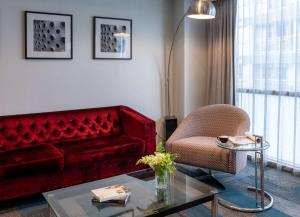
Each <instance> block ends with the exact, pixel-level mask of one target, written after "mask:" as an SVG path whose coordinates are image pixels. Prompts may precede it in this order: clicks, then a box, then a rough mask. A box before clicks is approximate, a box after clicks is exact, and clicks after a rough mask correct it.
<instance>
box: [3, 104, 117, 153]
mask: <svg viewBox="0 0 300 217" xmlns="http://www.w3.org/2000/svg"><path fill="white" fill-rule="evenodd" d="M121 130H122V129H121V123H120V117H119V107H107V108H95V109H83V110H71V111H62V112H49V113H37V114H28V115H12V116H3V117H0V152H3V151H7V150H12V149H16V148H21V147H26V146H31V145H35V144H42V143H54V142H59V141H66V140H79V139H86V138H95V137H100V136H108V135H116V134H120V133H121Z"/></svg>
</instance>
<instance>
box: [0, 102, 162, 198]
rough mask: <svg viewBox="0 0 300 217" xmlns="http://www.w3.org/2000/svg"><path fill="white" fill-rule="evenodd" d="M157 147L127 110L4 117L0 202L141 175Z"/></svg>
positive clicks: (147, 127) (147, 123) (144, 122)
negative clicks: (144, 159)
mask: <svg viewBox="0 0 300 217" xmlns="http://www.w3.org/2000/svg"><path fill="white" fill-rule="evenodd" d="M155 143H156V142H155V122H154V121H153V120H150V119H149V118H147V117H145V116H144V115H142V114H139V113H138V112H136V111H134V110H132V109H130V108H128V107H125V106H116V107H106V108H93V109H83V110H72V111H61V112H50V113H38V114H26V115H13V116H3V117H0V201H4V200H8V199H13V198H18V197H21V196H27V195H32V194H36V193H41V192H44V191H48V190H53V189H57V188H62V187H66V186H70V185H75V184H79V183H83V182H88V181H92V180H96V179H101V178H105V177H109V176H115V175H119V174H123V173H127V172H131V171H134V170H137V169H140V168H141V167H140V166H136V161H137V160H138V159H139V158H140V157H141V156H143V155H146V154H150V153H153V152H154V150H155Z"/></svg>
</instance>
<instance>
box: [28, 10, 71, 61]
mask: <svg viewBox="0 0 300 217" xmlns="http://www.w3.org/2000/svg"><path fill="white" fill-rule="evenodd" d="M72 18H73V17H72V15H70V14H56V13H44V12H34V11H25V59H72V58H73V45H72V43H73V42H72V40H73V39H72V35H73V32H72V25H73V24H72Z"/></svg>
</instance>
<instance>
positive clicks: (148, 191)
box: [43, 169, 218, 217]
mask: <svg viewBox="0 0 300 217" xmlns="http://www.w3.org/2000/svg"><path fill="white" fill-rule="evenodd" d="M114 184H122V185H124V186H125V187H127V188H128V189H129V191H130V192H131V197H130V200H129V201H128V203H127V204H126V205H117V204H106V203H97V202H92V198H93V196H92V193H91V190H93V189H97V188H102V187H106V186H110V185H114ZM161 193H162V192H160V194H159V195H157V193H156V190H155V181H154V173H153V172H152V170H149V169H146V170H142V171H138V172H135V173H131V174H125V175H121V176H116V177H111V178H107V179H102V180H98V181H94V182H89V183H85V184H80V185H76V186H71V187H67V188H62V189H58V190H54V191H50V192H46V193H43V196H44V197H45V198H46V200H47V202H48V204H49V205H50V208H51V209H52V211H53V212H54V213H55V215H56V216H58V217H99V216H101V217H117V216H118V217H119V216H120V217H129V216H130V217H144V216H155V215H156V214H159V213H163V212H166V211H168V212H169V211H171V210H172V209H174V210H177V211H180V210H183V209H184V206H186V208H189V207H192V206H195V204H196V203H197V204H201V203H204V202H207V201H211V200H212V198H213V196H214V195H215V194H217V193H218V190H217V189H215V188H213V187H211V186H209V185H206V184H205V183H202V182H200V181H198V180H196V179H194V178H192V177H189V176H187V175H185V174H183V173H181V172H179V171H176V172H175V173H174V174H173V175H170V177H169V187H168V189H167V190H166V191H165V192H163V199H162V198H161V196H162V195H161ZM192 204H193V205H192Z"/></svg>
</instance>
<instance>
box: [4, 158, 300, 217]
mask: <svg viewBox="0 0 300 217" xmlns="http://www.w3.org/2000/svg"><path fill="white" fill-rule="evenodd" d="M187 169H188V170H189V171H190V173H191V174H192V175H193V176H194V177H195V178H197V173H198V172H199V171H200V170H199V169H198V168H194V167H187ZM265 171H266V173H265V185H266V190H267V191H268V192H269V193H271V194H272V195H273V197H274V206H273V208H272V209H270V210H268V211H266V212H263V213H256V214H249V213H240V212H235V211H232V210H229V209H226V208H224V207H222V206H219V216H220V217H237V216H238V217H255V216H258V217H289V216H292V217H300V178H299V177H296V176H293V175H291V174H289V173H286V172H283V171H279V170H276V169H272V168H266V170H265ZM214 176H215V177H216V179H217V180H219V181H220V182H221V183H222V184H223V185H224V186H225V187H226V190H225V191H224V192H222V193H221V194H220V197H223V198H225V199H227V200H230V201H231V202H236V203H239V204H240V205H247V206H253V205H254V197H253V196H254V195H253V194H251V193H249V192H247V189H246V188H247V186H248V185H253V184H254V169H253V166H252V164H251V163H249V165H248V167H247V168H246V169H245V170H244V171H243V172H241V173H240V174H238V175H236V176H233V175H230V174H225V173H221V172H216V173H214ZM206 216H210V203H207V204H204V205H201V206H197V207H194V208H191V209H188V210H185V211H183V212H181V213H177V214H174V215H172V216H171V217H206ZM0 217H49V212H48V207H47V204H46V202H45V201H44V199H43V198H42V196H35V197H30V198H26V199H21V200H17V201H13V202H9V203H2V204H0Z"/></svg>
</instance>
